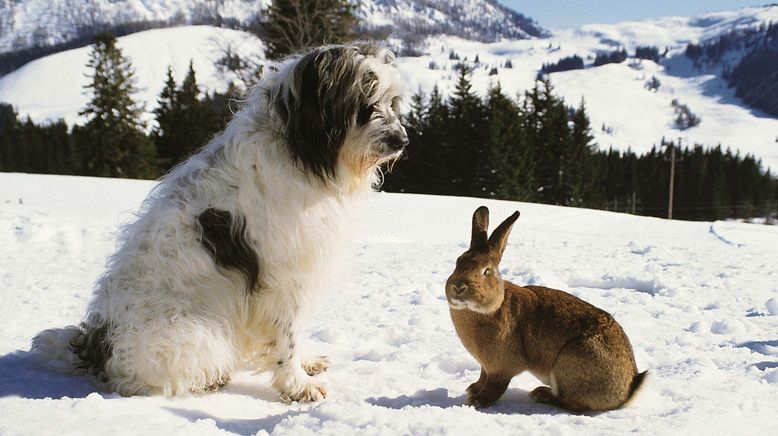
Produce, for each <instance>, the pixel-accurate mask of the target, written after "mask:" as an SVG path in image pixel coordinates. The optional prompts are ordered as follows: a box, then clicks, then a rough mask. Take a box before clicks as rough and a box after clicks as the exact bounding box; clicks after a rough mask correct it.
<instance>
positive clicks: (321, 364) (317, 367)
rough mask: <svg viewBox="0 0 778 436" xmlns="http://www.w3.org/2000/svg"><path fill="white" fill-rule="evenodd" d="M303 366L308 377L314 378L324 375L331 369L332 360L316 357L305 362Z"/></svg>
mask: <svg viewBox="0 0 778 436" xmlns="http://www.w3.org/2000/svg"><path fill="white" fill-rule="evenodd" d="M301 366H302V367H303V371H305V372H306V373H307V374H308V375H310V376H314V375H317V374H321V373H323V372H324V371H326V370H327V369H328V368H329V367H330V359H329V357H327V356H316V357H314V358H311V359H309V360H306V361H304V362H303V363H302V365H301Z"/></svg>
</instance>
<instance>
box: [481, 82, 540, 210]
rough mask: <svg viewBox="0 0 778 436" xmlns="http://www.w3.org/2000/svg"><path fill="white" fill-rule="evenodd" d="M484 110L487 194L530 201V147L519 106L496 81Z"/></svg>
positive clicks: (532, 192)
mask: <svg viewBox="0 0 778 436" xmlns="http://www.w3.org/2000/svg"><path fill="white" fill-rule="evenodd" d="M486 114H487V115H486V119H487V126H486V142H485V155H486V160H487V161H488V162H489V163H490V165H489V166H490V168H491V174H490V177H489V179H488V186H489V191H490V194H491V196H493V197H496V198H502V199H510V200H522V201H531V200H532V199H533V195H534V184H535V182H534V176H533V168H534V159H533V156H532V149H531V148H530V147H529V145H528V143H527V141H526V140H525V138H524V135H523V132H522V124H523V121H522V114H521V113H520V112H519V107H518V106H517V104H516V103H514V102H513V101H511V100H510V99H509V98H508V97H506V96H505V94H503V92H502V88H501V87H500V84H499V83H498V84H497V85H496V86H493V87H491V88H490V89H489V92H488V95H487V99H486Z"/></svg>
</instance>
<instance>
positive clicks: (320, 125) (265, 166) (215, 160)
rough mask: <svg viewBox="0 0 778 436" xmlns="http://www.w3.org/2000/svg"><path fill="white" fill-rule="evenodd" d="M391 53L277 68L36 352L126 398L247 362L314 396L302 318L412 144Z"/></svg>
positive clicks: (295, 396)
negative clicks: (386, 174) (82, 308)
mask: <svg viewBox="0 0 778 436" xmlns="http://www.w3.org/2000/svg"><path fill="white" fill-rule="evenodd" d="M400 87H401V86H400V78H399V73H398V71H397V69H396V66H395V58H394V55H393V54H392V53H391V52H389V51H388V50H386V49H384V48H381V47H379V46H377V45H373V44H370V43H353V44H348V45H337V46H324V47H320V48H316V49H314V50H312V51H310V52H307V53H304V54H302V55H296V56H293V57H290V58H288V59H286V60H284V61H282V62H280V63H278V64H274V65H272V66H270V67H267V68H266V69H265V72H264V74H263V77H262V78H261V80H260V82H259V83H258V84H257V85H256V86H255V87H254V88H253V89H251V90H249V92H248V93H247V96H246V98H245V102H244V105H243V107H242V108H241V109H240V110H239V111H238V112H237V113H236V114H235V116H234V117H233V119H232V121H231V122H230V123H229V124H228V126H227V127H226V129H225V130H224V132H222V133H220V134H219V135H217V136H216V137H215V138H214V139H213V140H212V141H211V142H210V143H209V144H207V145H206V146H205V147H204V148H203V149H202V150H200V151H199V152H198V153H197V154H195V155H194V156H192V157H191V158H189V159H188V160H187V161H186V162H184V163H183V164H181V165H180V166H178V167H176V168H175V169H173V170H172V171H171V172H170V173H169V174H168V175H166V176H165V177H163V178H162V179H161V180H160V181H159V183H158V185H157V186H156V187H155V188H154V190H153V191H152V193H151V194H150V195H149V197H148V198H147V199H146V201H145V202H144V204H143V207H142V210H141V212H140V213H139V216H138V218H137V221H135V222H134V223H132V224H129V225H128V226H126V228H124V231H123V233H122V234H121V235H120V238H119V247H118V250H117V252H116V253H115V254H114V255H113V256H111V258H110V259H109V261H108V265H107V270H106V272H105V273H104V275H103V276H102V277H101V278H100V279H99V280H98V282H97V284H96V288H95V292H94V296H93V299H92V301H91V304H90V306H89V309H88V313H87V315H86V317H85V320H84V322H83V323H82V324H81V325H80V326H71V327H67V328H64V329H53V330H47V331H45V332H42V333H40V334H39V335H38V336H36V338H35V339H34V340H33V347H32V349H33V353H34V354H36V355H37V356H39V357H41V358H42V359H43V360H45V361H47V362H49V363H50V364H51V366H52V367H56V368H59V369H61V370H63V371H68V372H74V373H90V374H93V375H95V376H96V377H97V378H98V379H99V380H101V381H102V382H104V383H105V384H106V385H107V387H108V388H110V389H112V390H116V391H117V392H119V393H121V394H122V395H136V394H142V395H147V394H164V395H178V394H185V393H190V392H203V391H208V390H211V389H213V388H215V387H218V386H221V385H223V384H225V383H227V382H228V380H229V378H230V373H231V372H232V371H233V370H234V369H236V368H238V367H239V366H242V365H244V364H246V365H248V367H250V368H252V369H255V370H272V371H273V372H274V376H273V381H272V383H273V386H274V387H275V388H276V389H277V390H278V391H279V393H280V394H281V396H282V398H284V399H286V400H289V401H295V400H299V401H316V400H319V399H321V398H322V397H323V396H324V395H325V391H324V389H323V388H322V387H321V386H320V385H318V384H317V383H316V382H315V381H314V379H313V378H312V377H311V375H309V374H314V373H317V372H320V371H322V370H324V369H326V367H327V361H326V360H322V359H321V358H310V357H309V356H304V355H302V354H301V353H302V352H301V351H300V342H301V338H300V331H301V325H302V322H303V320H305V318H306V311H307V310H308V309H310V308H311V305H312V302H313V301H314V300H315V297H317V296H318V295H319V294H321V293H322V291H323V290H325V289H326V288H327V287H328V285H329V284H330V283H331V279H332V278H333V277H334V275H335V273H336V272H337V266H338V263H339V259H340V258H341V254H342V253H341V252H342V251H343V248H344V242H345V238H346V237H347V234H348V233H349V230H350V229H351V227H352V224H353V223H352V221H353V220H352V217H351V215H352V211H353V210H354V209H355V202H358V201H359V200H360V199H361V198H362V197H364V194H365V193H366V192H369V191H370V188H371V187H372V186H374V185H375V184H376V183H377V182H378V179H379V176H380V166H381V165H382V164H385V163H389V162H393V161H394V160H396V159H397V158H398V157H399V156H400V154H401V153H402V149H403V147H404V146H405V145H406V144H407V136H406V134H405V130H404V129H403V127H402V125H401V123H400V119H399V115H398V112H399V99H400Z"/></svg>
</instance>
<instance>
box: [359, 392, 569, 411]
mask: <svg viewBox="0 0 778 436" xmlns="http://www.w3.org/2000/svg"><path fill="white" fill-rule="evenodd" d="M367 402H368V403H370V404H372V405H374V406H379V407H386V408H389V409H398V410H399V409H404V408H406V407H425V406H432V407H440V408H443V409H448V408H451V407H469V406H467V405H466V404H465V403H466V402H467V395H460V396H458V397H449V396H448V390H447V389H444V388H440V389H433V390H421V391H416V393H415V394H413V395H400V396H399V397H395V398H391V397H371V398H368V399H367ZM479 412H481V413H486V414H500V413H502V414H522V415H535V414H544V415H558V414H563V413H567V412H564V411H562V410H560V409H557V408H556V407H553V406H549V405H545V404H538V403H536V402H534V401H532V400H531V399H530V398H529V392H527V391H525V390H522V389H512V388H511V389H508V390H507V391H506V392H505V394H503V396H502V397H500V399H499V400H498V401H497V403H496V404H495V405H493V406H492V407H489V408H486V409H480V410H479Z"/></svg>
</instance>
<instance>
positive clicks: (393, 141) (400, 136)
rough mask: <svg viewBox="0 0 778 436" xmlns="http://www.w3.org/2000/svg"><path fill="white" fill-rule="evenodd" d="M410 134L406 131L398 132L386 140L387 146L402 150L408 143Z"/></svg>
mask: <svg viewBox="0 0 778 436" xmlns="http://www.w3.org/2000/svg"><path fill="white" fill-rule="evenodd" d="M408 142H409V140H408V134H407V133H405V132H397V133H395V134H393V135H391V136H389V138H387V140H386V145H387V147H389V148H391V149H392V150H402V149H403V148H405V147H406V146H407V145H408Z"/></svg>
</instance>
